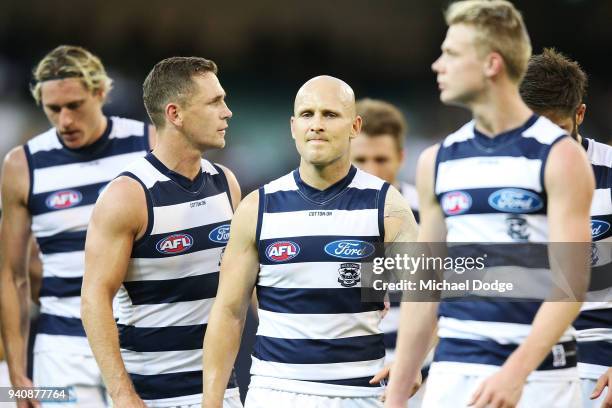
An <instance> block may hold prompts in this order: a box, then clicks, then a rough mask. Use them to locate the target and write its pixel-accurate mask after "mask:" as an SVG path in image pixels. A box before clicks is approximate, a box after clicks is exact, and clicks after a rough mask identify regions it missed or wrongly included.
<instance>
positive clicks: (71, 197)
mask: <svg viewBox="0 0 612 408" xmlns="http://www.w3.org/2000/svg"><path fill="white" fill-rule="evenodd" d="M81 200H83V195H82V194H81V193H79V192H78V191H76V190H64V191H58V192H57V193H53V194H51V195H50V196H49V197H47V199H46V200H45V204H47V207H49V208H50V209H52V210H63V209H64V208H70V207H74V206H75V205H77V204H78V203H80V202H81Z"/></svg>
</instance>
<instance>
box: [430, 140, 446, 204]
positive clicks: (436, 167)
mask: <svg viewBox="0 0 612 408" xmlns="http://www.w3.org/2000/svg"><path fill="white" fill-rule="evenodd" d="M445 140H446V139H445ZM443 143H444V141H442V142H441V143H440V146H439V147H438V151H437V152H436V160H435V161H434V176H433V193H434V196H436V197H437V196H438V194H437V193H436V183H437V182H438V167H439V166H440V161H441V159H442V157H441V156H442V149H443V148H444V146H443Z"/></svg>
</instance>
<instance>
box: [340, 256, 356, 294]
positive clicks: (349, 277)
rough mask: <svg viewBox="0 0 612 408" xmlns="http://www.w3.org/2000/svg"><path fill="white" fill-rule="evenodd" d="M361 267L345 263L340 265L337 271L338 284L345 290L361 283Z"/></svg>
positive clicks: (352, 263)
mask: <svg viewBox="0 0 612 408" xmlns="http://www.w3.org/2000/svg"><path fill="white" fill-rule="evenodd" d="M360 269H361V265H360V264H358V263H354V262H347V263H342V264H340V268H339V269H338V274H339V275H340V276H339V277H338V283H339V284H341V285H342V286H344V287H345V288H352V287H353V286H355V285H357V284H358V283H359V282H361V272H360V271H359V270H360Z"/></svg>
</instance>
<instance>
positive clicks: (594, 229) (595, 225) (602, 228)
mask: <svg viewBox="0 0 612 408" xmlns="http://www.w3.org/2000/svg"><path fill="white" fill-rule="evenodd" d="M609 230H610V224H609V223H607V222H605V221H600V220H591V237H592V238H597V237H601V236H602V235H603V234H605V233H606V232H608V231H609Z"/></svg>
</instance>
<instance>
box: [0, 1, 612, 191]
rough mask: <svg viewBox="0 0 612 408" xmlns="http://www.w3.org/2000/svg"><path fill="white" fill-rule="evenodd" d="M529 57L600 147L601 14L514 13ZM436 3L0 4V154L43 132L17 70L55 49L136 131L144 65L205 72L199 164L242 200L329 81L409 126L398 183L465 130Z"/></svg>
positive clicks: (289, 157)
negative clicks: (206, 120)
mask: <svg viewBox="0 0 612 408" xmlns="http://www.w3.org/2000/svg"><path fill="white" fill-rule="evenodd" d="M514 3H515V4H516V5H517V7H518V8H519V9H521V10H522V11H523V13H524V16H525V19H526V23H527V26H528V28H529V31H530V34H531V38H532V42H533V46H534V51H535V52H536V53H538V52H540V51H541V50H542V47H549V46H555V47H557V49H558V50H560V51H562V52H564V53H566V54H567V55H569V56H570V57H571V58H574V59H576V60H578V61H579V62H580V63H581V64H582V65H583V67H584V69H585V70H586V72H587V73H588V74H589V76H590V87H589V93H588V98H587V105H588V110H587V117H586V121H585V123H584V125H583V129H582V131H583V134H584V135H585V136H587V137H593V138H595V139H598V140H600V141H606V142H607V141H609V140H610V139H612V115H610V111H611V109H612V79H611V78H610V66H612V41H610V39H611V38H612V24H610V22H612V1H610V0H543V1H529V0H523V1H514ZM447 4H448V1H440V0H387V1H381V2H372V1H365V0H353V1H349V0H338V1H334V2H329V1H323V0H309V1H305V2H293V1H284V2H281V1H271V0H259V1H254V2H248V1H244V0H243V1H233V0H228V1H223V2H207V1H196V0H178V1H176V2H171V3H168V2H161V1H144V0H131V1H116V0H107V1H102V0H89V1H86V2H79V1H72V0H62V1H55V2H43V1H33V0H22V1H18V0H7V1H4V2H1V4H0V95H1V97H0V123H1V129H2V134H1V136H0V154H2V155H4V153H5V152H6V151H7V150H8V149H9V148H10V147H12V146H14V145H16V144H19V143H21V142H22V141H23V140H26V139H27V138H29V137H31V136H33V135H35V134H37V133H38V132H40V131H42V130H44V129H46V128H47V126H48V125H47V122H46V119H45V117H44V114H43V113H42V111H41V110H40V109H39V108H38V107H37V106H35V104H34V102H33V100H32V99H31V97H30V95H29V93H28V83H29V81H30V79H31V70H32V68H33V66H34V64H36V62H37V61H38V60H39V59H40V58H41V57H42V56H43V55H44V54H45V53H46V52H48V51H49V50H50V49H52V48H54V47H56V46H57V45H59V44H63V43H69V44H76V45H82V46H85V47H86V48H89V49H91V50H92V51H93V52H95V53H97V54H98V55H99V56H100V57H101V59H102V61H103V62H104V63H105V65H106V67H107V69H108V71H109V73H110V75H111V77H112V78H114V80H115V88H114V90H113V91H112V92H111V94H110V103H109V104H108V105H107V106H106V109H105V110H106V112H107V113H108V114H112V115H123V116H127V117H133V118H137V119H145V118H146V114H145V111H144V107H143V104H142V99H141V95H142V91H141V84H142V81H143V79H144V77H145V76H146V74H147V72H148V71H149V70H150V68H151V67H152V66H153V64H154V63H155V62H157V61H158V60H160V59H162V58H165V57H169V56H173V55H198V56H204V57H207V58H211V59H213V60H215V61H216V62H217V63H218V64H219V66H220V69H221V72H220V78H221V82H222V84H223V86H224V87H225V89H226V91H227V93H228V104H229V106H230V109H232V111H233V112H234V118H233V119H232V120H231V122H230V128H229V131H228V134H227V147H226V149H225V150H223V151H218V152H213V153H211V156H212V158H213V159H214V160H217V161H219V162H221V163H223V164H226V165H228V166H229V167H230V168H232V169H233V170H234V171H235V173H236V175H237V176H238V179H239V181H240V182H241V184H242V185H243V191H244V192H245V193H247V192H249V191H251V190H253V189H255V188H256V187H258V186H259V185H260V184H262V183H264V182H266V181H268V180H270V179H272V178H274V177H276V176H278V175H281V174H283V173H284V172H286V171H288V170H289V169H291V168H293V167H295V166H296V165H297V162H298V161H297V154H296V152H295V148H294V147H293V143H292V140H291V138H290V131H289V125H288V124H289V116H290V115H291V112H292V104H293V97H294V94H295V92H296V91H297V89H298V87H299V86H300V85H301V84H302V83H303V82H304V81H305V80H306V79H308V78H309V77H311V76H314V75H317V74H322V73H326V74H331V75H335V76H338V77H340V78H342V79H344V80H346V81H347V82H348V83H349V84H350V85H352V86H353V88H354V89H355V92H356V94H357V97H365V96H368V97H374V98H384V99H387V100H389V101H391V102H393V103H396V104H397V105H399V106H400V107H401V108H402V110H403V111H404V112H405V114H406V116H407V117H408V121H409V135H408V139H407V143H406V150H407V158H408V160H407V161H406V164H405V167H404V169H403V173H404V177H405V178H406V179H408V180H411V179H413V178H414V166H415V159H416V157H417V156H418V153H419V152H420V151H421V150H422V149H423V148H424V147H426V146H427V145H429V144H431V143H433V142H434V141H435V140H438V139H440V138H442V137H443V136H444V135H445V134H447V133H448V132H449V131H451V130H453V129H455V128H456V127H457V126H458V125H460V124H461V123H462V122H464V121H465V120H466V119H468V114H467V112H465V111H464V110H462V109H459V108H453V107H444V106H442V105H441V104H440V103H439V102H438V92H437V87H436V83H435V77H434V75H433V74H432V72H431V70H430V64H431V62H432V61H433V60H434V59H435V58H436V57H437V56H438V54H439V47H440V43H441V41H442V39H443V38H444V34H445V25H444V22H443V19H442V13H441V11H442V10H443V9H444V7H445V6H446V5H447Z"/></svg>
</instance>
